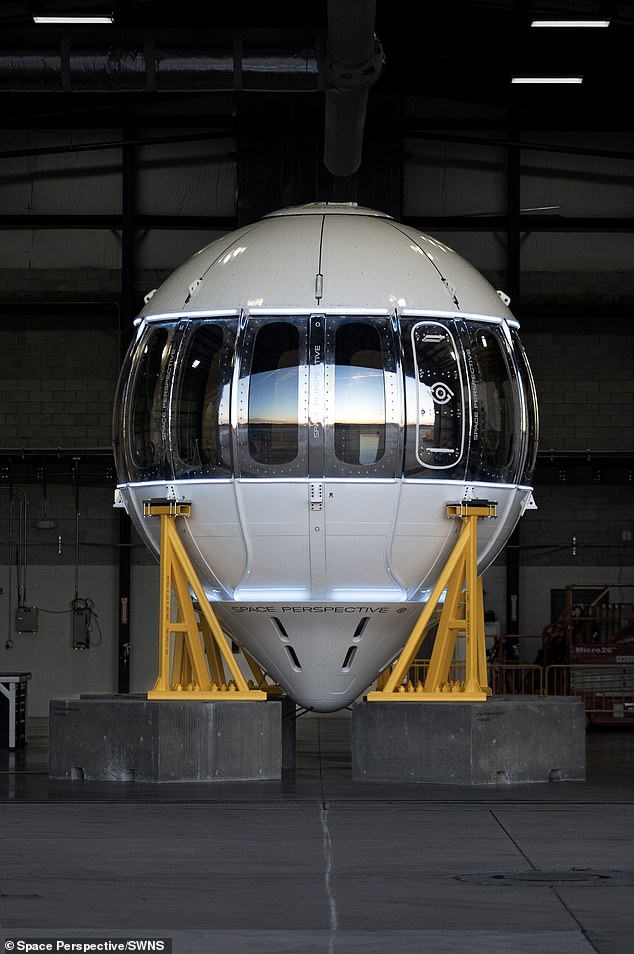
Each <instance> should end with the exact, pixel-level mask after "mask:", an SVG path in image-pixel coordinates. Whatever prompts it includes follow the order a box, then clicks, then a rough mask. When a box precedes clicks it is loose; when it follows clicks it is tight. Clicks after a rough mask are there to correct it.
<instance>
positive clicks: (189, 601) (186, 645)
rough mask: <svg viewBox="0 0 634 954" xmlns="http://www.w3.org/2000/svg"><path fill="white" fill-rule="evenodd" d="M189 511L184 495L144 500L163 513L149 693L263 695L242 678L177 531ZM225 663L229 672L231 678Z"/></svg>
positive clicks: (150, 510) (152, 513) (147, 510)
mask: <svg viewBox="0 0 634 954" xmlns="http://www.w3.org/2000/svg"><path fill="white" fill-rule="evenodd" d="M190 512H191V504H189V503H187V502H185V501H183V502H176V501H175V500H163V499H160V500H146V501H144V504H143V516H144V517H159V518H160V521H161V543H160V575H161V583H160V607H159V673H158V679H157V680H156V684H155V686H154V689H153V690H151V691H150V692H148V694H147V697H148V699H180V700H183V699H193V700H198V701H201V700H206V699H213V700H217V699H228V700H231V701H232V702H234V701H236V700H249V701H258V700H265V699H266V698H267V693H266V692H264V691H262V690H259V689H254V688H251V687H250V686H249V684H248V683H247V681H246V679H245V678H244V675H243V674H242V671H241V670H240V667H239V666H238V664H237V662H236V660H235V658H234V656H233V653H232V652H231V649H230V647H229V644H228V642H227V638H226V636H225V634H224V632H223V630H222V627H221V626H220V623H219V622H218V619H217V617H216V614H215V613H214V611H213V609H212V608H211V605H210V603H209V600H208V599H207V596H206V595H205V591H204V589H203V587H202V584H201V582H200V580H199V578H198V575H197V573H196V571H195V570H194V567H193V564H192V562H191V560H190V558H189V556H188V555H187V552H186V550H185V547H184V546H183V543H182V541H181V540H180V538H179V535H178V533H177V531H176V518H177V517H187V516H189V514H190ZM192 594H193V595H192ZM173 601H174V602H175V603H176V619H175V620H173V619H172V603H173ZM195 603H196V607H195ZM197 611H198V612H199V613H200V617H201V618H200V620H198V619H197V618H196V612H197ZM172 637H173V645H172ZM225 666H226V668H227V670H228V671H229V673H230V679H229V681H228V682H226V681H225V676H224V673H225Z"/></svg>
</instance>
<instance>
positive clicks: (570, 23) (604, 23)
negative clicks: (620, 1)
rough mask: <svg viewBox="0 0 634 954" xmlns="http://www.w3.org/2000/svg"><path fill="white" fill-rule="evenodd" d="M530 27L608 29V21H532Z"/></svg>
mask: <svg viewBox="0 0 634 954" xmlns="http://www.w3.org/2000/svg"><path fill="white" fill-rule="evenodd" d="M531 26H532V27H574V28H577V27H608V26H610V21H609V20H533V21H532V22H531Z"/></svg>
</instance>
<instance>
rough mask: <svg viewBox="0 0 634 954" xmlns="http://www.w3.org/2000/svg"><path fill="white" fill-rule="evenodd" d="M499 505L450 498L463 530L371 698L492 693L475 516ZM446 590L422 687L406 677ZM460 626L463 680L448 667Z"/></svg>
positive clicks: (490, 513) (448, 698) (467, 698)
mask: <svg viewBox="0 0 634 954" xmlns="http://www.w3.org/2000/svg"><path fill="white" fill-rule="evenodd" d="M496 511H497V504H495V503H493V502H490V501H485V500H477V501H476V500H472V501H468V502H467V501H465V502H462V503H457V504H447V516H448V517H449V518H456V517H458V518H460V520H461V521H462V527H461V529H460V535H459V537H458V540H457V541H456V545H455V546H454V548H453V550H452V552H451V554H450V556H449V559H448V560H447V562H446V563H445V566H444V568H443V571H442V573H441V574H440V576H439V578H438V581H437V583H436V585H435V586H434V588H433V590H432V593H431V596H430V598H429V600H428V602H427V603H426V604H425V608H424V609H423V611H422V613H421V614H420V616H419V618H418V620H417V622H416V625H415V626H414V629H413V630H412V632H411V634H410V636H409V639H408V640H407V642H406V643H405V646H404V647H403V649H402V651H401V653H400V655H399V657H398V659H397V661H396V662H395V663H394V665H393V668H392V671H391V673H390V675H389V677H388V678H387V680H386V681H385V682H384V685H383V688H382V689H379V690H377V691H375V692H369V693H368V695H367V699H368V701H369V702H452V701H455V702H483V701H484V700H485V699H486V698H487V696H490V695H491V690H490V688H489V686H488V685H487V681H488V680H487V666H486V641H485V633H484V603H483V598H482V579H481V578H480V577H478V524H477V522H478V520H479V519H480V518H481V517H495V516H496ZM445 591H446V594H445V601H444V605H443V608H442V612H441V614H440V620H439V623H438V631H437V633H436V640H435V642H434V648H433V651H432V655H431V659H430V662H429V669H428V671H427V677H426V679H425V685H424V686H422V687H421V688H420V689H419V688H416V687H414V686H412V685H411V683H410V684H408V685H407V686H405V685H404V681H405V677H406V675H407V673H408V671H409V668H410V666H411V665H412V663H413V661H414V659H415V657H416V654H417V653H418V650H419V648H420V646H421V643H422V642H423V639H424V638H425V636H426V634H427V632H428V630H429V624H430V622H431V621H432V618H433V615H434V613H435V612H436V611H437V609H438V606H439V604H440V599H441V597H442V594H443V593H445ZM459 632H464V634H465V636H466V660H465V668H466V673H465V680H464V682H462V681H459V682H458V681H456V682H451V681H450V680H449V670H450V667H451V663H452V659H453V655H454V651H455V648H456V638H457V636H458V633H459Z"/></svg>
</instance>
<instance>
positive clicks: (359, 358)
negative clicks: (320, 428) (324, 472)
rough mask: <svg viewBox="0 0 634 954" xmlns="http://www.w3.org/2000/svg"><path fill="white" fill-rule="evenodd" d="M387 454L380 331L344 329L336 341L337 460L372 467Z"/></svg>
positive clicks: (360, 326)
mask: <svg viewBox="0 0 634 954" xmlns="http://www.w3.org/2000/svg"><path fill="white" fill-rule="evenodd" d="M384 453H385V385H384V380H383V355H382V352H381V338H380V336H379V332H378V330H377V329H376V328H375V327H374V326H373V325H370V324H368V323H367V322H363V323H362V322H348V323H345V324H342V325H340V327H339V328H338V329H337V333H336V337H335V456H336V457H337V459H338V460H340V461H341V462H342V463H344V464H355V465H365V466H368V465H371V464H375V463H376V462H377V461H379V460H381V458H382V457H383V455H384Z"/></svg>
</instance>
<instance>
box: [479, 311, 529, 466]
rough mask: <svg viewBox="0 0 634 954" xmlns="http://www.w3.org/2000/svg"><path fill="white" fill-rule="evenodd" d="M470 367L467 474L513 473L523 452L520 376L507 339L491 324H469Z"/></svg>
mask: <svg viewBox="0 0 634 954" xmlns="http://www.w3.org/2000/svg"><path fill="white" fill-rule="evenodd" d="M468 337H469V347H468V349H467V367H468V371H469V385H470V395H471V441H470V447H469V473H468V477H469V478H472V479H475V480H492V481H497V482H505V481H512V480H514V479H515V476H516V471H517V466H518V462H519V455H520V453H521V416H520V410H521V407H520V401H519V392H518V387H517V382H516V380H515V377H514V375H512V374H511V367H512V364H510V355H509V356H508V357H507V354H506V352H507V351H508V345H507V343H506V341H505V339H504V338H503V337H502V334H501V332H500V330H499V329H498V328H496V327H495V326H492V325H480V326H476V327H474V326H473V325H469V326H468Z"/></svg>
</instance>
